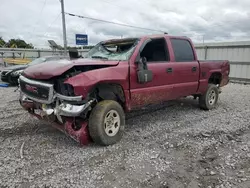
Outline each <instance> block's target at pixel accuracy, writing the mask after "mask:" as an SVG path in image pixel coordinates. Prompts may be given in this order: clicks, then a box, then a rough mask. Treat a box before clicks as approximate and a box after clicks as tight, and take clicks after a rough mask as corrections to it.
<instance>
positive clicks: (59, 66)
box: [23, 59, 119, 79]
mask: <svg viewBox="0 0 250 188" xmlns="http://www.w3.org/2000/svg"><path fill="white" fill-rule="evenodd" d="M118 64H119V61H104V60H99V59H77V60H65V59H64V60H59V61H51V62H48V63H41V64H38V65H33V66H29V67H28V68H26V69H25V70H24V72H23V75H24V76H26V77H28V78H33V79H50V78H52V77H55V76H60V75H61V74H63V73H64V72H66V71H67V70H69V69H71V68H72V67H74V66H84V65H86V66H87V65H88V66H89V65H110V66H116V65H118Z"/></svg>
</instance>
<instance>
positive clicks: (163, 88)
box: [130, 38, 173, 109]
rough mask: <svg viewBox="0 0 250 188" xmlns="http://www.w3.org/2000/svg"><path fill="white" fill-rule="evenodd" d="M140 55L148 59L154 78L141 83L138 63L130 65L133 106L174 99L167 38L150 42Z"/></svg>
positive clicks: (148, 65) (149, 68)
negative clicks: (138, 76)
mask: <svg viewBox="0 0 250 188" xmlns="http://www.w3.org/2000/svg"><path fill="white" fill-rule="evenodd" d="M140 57H145V58H146V59H147V67H148V70H151V71H152V73H153V79H152V81H150V82H147V83H139V82H138V78H137V69H138V65H137V64H136V63H135V62H134V63H131V65H130V96H131V108H132V109H133V108H138V107H142V106H145V105H148V104H154V103H159V102H161V101H166V100H170V99H173V94H172V91H173V75H172V72H171V64H172V63H170V62H169V53H168V47H167V44H166V40H165V38H156V39H152V40H151V41H150V42H148V43H147V44H146V45H145V46H144V48H143V49H142V50H141V52H140Z"/></svg>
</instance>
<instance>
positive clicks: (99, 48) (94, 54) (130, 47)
mask: <svg viewBox="0 0 250 188" xmlns="http://www.w3.org/2000/svg"><path fill="white" fill-rule="evenodd" d="M137 43H138V40H137V39H121V40H113V41H109V42H103V43H99V44H97V45H96V46H95V47H94V48H92V49H91V50H90V51H89V52H88V53H87V54H86V55H85V56H84V57H85V58H92V59H103V60H120V61H126V60H128V59H129V58H130V56H131V55H132V53H133V51H134V49H135V47H136V45H137Z"/></svg>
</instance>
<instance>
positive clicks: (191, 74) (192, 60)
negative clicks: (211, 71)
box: [169, 38, 199, 98]
mask: <svg viewBox="0 0 250 188" xmlns="http://www.w3.org/2000/svg"><path fill="white" fill-rule="evenodd" d="M169 40H170V41H169V42H170V43H171V45H172V49H171V50H172V54H173V57H172V61H173V63H174V64H173V75H174V88H173V94H174V96H175V97H176V98H179V97H184V96H188V95H191V94H195V93H196V92H197V89H198V82H199V63H198V61H197V57H196V55H195V53H194V50H193V47H192V45H191V42H190V41H189V39H186V38H183V39H182V38H170V39H169Z"/></svg>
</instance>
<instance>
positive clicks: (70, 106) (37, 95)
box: [19, 76, 95, 145]
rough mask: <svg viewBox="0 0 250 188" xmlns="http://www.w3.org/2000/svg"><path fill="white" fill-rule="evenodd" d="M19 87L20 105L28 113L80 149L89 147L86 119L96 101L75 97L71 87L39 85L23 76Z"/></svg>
mask: <svg viewBox="0 0 250 188" xmlns="http://www.w3.org/2000/svg"><path fill="white" fill-rule="evenodd" d="M19 84H20V104H21V106H22V107H23V108H24V109H25V110H27V111H28V112H29V113H30V114H32V115H33V116H35V117H37V118H38V119H41V120H46V121H48V122H50V123H51V124H52V126H54V127H56V128H57V129H59V130H61V131H62V132H64V133H66V134H67V135H69V136H70V137H72V138H73V139H74V140H76V141H77V142H79V143H80V144H81V145H85V144H87V143H88V141H89V139H90V138H89V134H88V128H87V117H88V115H89V113H90V110H91V108H92V106H93V103H94V102H95V99H83V98H82V96H74V90H73V88H71V86H70V85H69V84H65V85H64V86H60V84H58V83H55V82H42V81H36V80H31V79H28V78H26V77H24V76H20V78H19ZM65 87H66V88H65ZM58 88H60V90H59V89H58ZM59 92H60V93H59Z"/></svg>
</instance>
